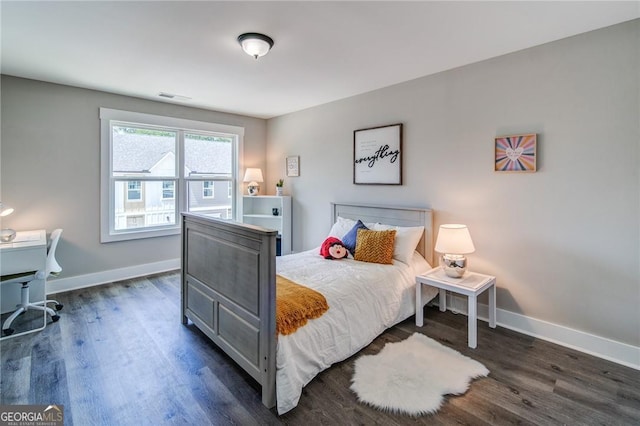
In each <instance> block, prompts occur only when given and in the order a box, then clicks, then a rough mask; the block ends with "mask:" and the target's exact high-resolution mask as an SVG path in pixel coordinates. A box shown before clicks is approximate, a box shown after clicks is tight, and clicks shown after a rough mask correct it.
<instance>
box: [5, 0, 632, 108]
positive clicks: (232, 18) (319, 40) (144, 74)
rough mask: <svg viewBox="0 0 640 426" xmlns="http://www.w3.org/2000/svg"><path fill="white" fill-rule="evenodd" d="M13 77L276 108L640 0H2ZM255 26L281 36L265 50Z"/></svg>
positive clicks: (525, 38)
mask: <svg viewBox="0 0 640 426" xmlns="http://www.w3.org/2000/svg"><path fill="white" fill-rule="evenodd" d="M0 7H1V10H0V12H1V15H2V16H1V18H2V34H1V35H2V58H1V59H2V62H1V64H0V65H1V67H0V68H1V70H2V73H3V74H8V75H14V76H20V77H25V78H30V79H36V80H44V81H50V82H54V83H60V84H67V85H71V86H78V87H85V88H91V89H98V90H104V91H108V92H114V93H119V94H125V95H132V96H137V97H141V98H147V99H155V100H163V98H159V97H158V94H159V93H160V92H168V93H172V94H176V95H182V96H186V97H189V98H191V99H189V100H182V101H175V100H174V101H170V102H175V103H180V104H185V105H190V106H196V107H202V108H207V109H213V110H218V111H227V112H233V113H238V114H244V115H249V116H255V117H262V118H270V117H274V116H278V115H282V114H286V113H289V112H293V111H298V110H301V109H304V108H308V107H311V106H314V105H319V104H323V103H327V102H331V101H334V100H337V99H341V98H345V97H348V96H352V95H356V94H359V93H364V92H368V91H371V90H374V89H378V88H381V87H385V86H389V85H392V84H396V83H400V82H403V81H407V80H411V79H414V78H417V77H421V76H425V75H428V74H433V73H437V72H440V71H444V70H447V69H451V68H455V67H459V66H461V65H465V64H469V63H473V62H477V61H481V60H484V59H487V58H491V57H495V56H499V55H503V54H505V53H509V52H514V51H517V50H521V49H524V48H527V47H531V46H535V45H539V44H543V43H547V42H550V41H553V40H558V39H561V38H564V37H569V36H572V35H575V34H579V33H583V32H586V31H590V30H594V29H597V28H602V27H605V26H609V25H613V24H616V23H619V22H624V21H628V20H631V19H635V18H638V17H640V2H639V1H623V2H613V1H604V2H598V1H587V2H575V1H569V2H515V1H514V2H483V1H471V2H451V1H449V2H421V1H412V2H395V1H387V2H364V1H352V2H344V1H343V2H308V1H297V2H292V1H290V2H267V1H259V2H241V1H234V2H214V1H200V2H187V1H174V2H166V1H165V2H160V1H154V2H148V1H143V2H122V1H111V2H95V1H84V2H50V1H47V2H24V1H6V0H3V1H2V2H1V6H0ZM244 32H261V33H264V34H267V35H269V36H271V37H272V38H273V39H274V41H275V46H274V47H273V49H272V50H271V52H270V53H269V54H267V55H266V56H264V57H262V58H260V59H258V60H254V59H253V58H251V57H250V56H248V55H246V54H245V53H243V52H242V51H241V49H240V46H239V44H238V43H237V41H236V38H237V36H238V35H240V34H241V33H244Z"/></svg>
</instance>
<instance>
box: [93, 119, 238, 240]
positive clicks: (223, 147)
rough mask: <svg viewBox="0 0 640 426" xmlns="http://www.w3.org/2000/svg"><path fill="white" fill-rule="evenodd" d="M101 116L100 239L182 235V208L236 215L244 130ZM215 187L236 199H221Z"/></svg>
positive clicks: (231, 216)
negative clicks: (216, 196) (216, 194)
mask: <svg viewBox="0 0 640 426" xmlns="http://www.w3.org/2000/svg"><path fill="white" fill-rule="evenodd" d="M100 119H101V166H102V167H101V169H102V175H101V200H102V205H101V219H100V222H101V241H102V242H110V241H120V240H129V239H136V238H147V237H155V236H162V235H171V234H178V233H180V214H179V212H181V211H191V212H198V213H202V214H206V215H211V216H214V217H221V218H229V219H234V218H236V216H237V214H236V211H237V207H238V196H237V195H236V194H238V188H239V180H238V169H239V166H238V158H239V153H240V152H241V149H242V138H243V134H244V129H243V128H241V127H236V126H227V125H220V124H213V123H206V122H199V121H192V120H184V119H176V118H171V117H162V116H156V115H150V114H141V113H134V112H128V111H118V110H112V109H107V108H101V109H100ZM218 185H222V186H221V189H220V190H222V191H223V190H224V188H225V186H224V185H227V187H229V188H230V194H231V197H230V198H226V197H223V198H224V199H223V200H217V199H216V198H215V187H216V186H218ZM219 198H220V197H219Z"/></svg>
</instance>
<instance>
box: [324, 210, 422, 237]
mask: <svg viewBox="0 0 640 426" xmlns="http://www.w3.org/2000/svg"><path fill="white" fill-rule="evenodd" d="M356 223H358V221H357V220H353V219H347V218H344V217H340V216H338V219H337V220H336V223H334V224H333V226H332V227H331V231H329V235H327V236H328V237H336V238H337V239H339V240H341V241H342V239H343V238H344V236H345V235H346V234H347V232H349V231H351V228H353V227H354V226H356ZM364 225H365V226H366V227H367V228H369V229H373V226H375V223H373V222H370V223H365V224H364ZM416 244H417V243H416Z"/></svg>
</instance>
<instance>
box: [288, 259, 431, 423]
mask: <svg viewBox="0 0 640 426" xmlns="http://www.w3.org/2000/svg"><path fill="white" fill-rule="evenodd" d="M318 252H319V249H314V250H309V251H305V252H302V253H297V254H293V255H289V256H282V257H277V258H276V259H277V267H276V270H277V273H278V274H280V275H282V276H283V277H285V278H288V279H290V280H292V281H294V282H297V283H299V284H302V285H305V286H307V287H310V288H313V289H316V290H318V291H319V292H321V293H322V294H323V295H324V297H325V298H326V299H327V303H328V304H329V310H328V311H327V312H326V313H325V314H324V315H322V316H321V317H320V318H318V319H315V320H310V321H309V322H308V323H307V324H306V325H305V326H304V327H301V328H299V329H298V330H297V331H296V332H295V333H293V334H290V335H287V336H282V335H280V336H278V347H277V361H276V362H277V373H276V392H277V403H278V413H279V414H283V413H286V412H287V411H289V410H291V409H292V408H294V407H295V406H296V405H297V404H298V400H299V399H300V395H301V394H302V388H303V387H304V386H305V385H306V384H307V383H309V382H310V381H311V379H313V378H314V377H315V376H316V374H318V373H319V372H320V371H322V370H324V369H326V368H327V367H329V366H330V365H331V364H333V363H336V362H339V361H342V360H344V359H346V358H348V357H350V356H351V355H353V354H354V353H356V352H358V351H359V350H360V349H362V348H364V347H365V346H367V345H368V344H369V343H371V342H372V341H373V339H375V338H376V337H377V336H378V335H379V334H380V333H382V332H383V331H384V330H385V329H387V328H389V327H391V326H392V325H394V324H396V323H398V322H400V321H403V320H405V319H406V318H408V317H409V316H410V315H413V314H415V276H416V275H418V274H420V273H423V272H425V271H427V270H429V269H430V266H429V264H428V263H427V261H426V260H425V259H424V258H423V257H422V256H420V255H419V254H418V253H414V256H413V259H412V263H411V265H407V264H405V263H402V262H399V261H397V260H394V261H393V265H380V264H375V263H366V262H359V261H356V260H353V259H341V260H326V259H324V258H322V256H320V255H319V254H318ZM436 293H437V289H435V288H434V289H433V294H431V297H433V296H435V295H436Z"/></svg>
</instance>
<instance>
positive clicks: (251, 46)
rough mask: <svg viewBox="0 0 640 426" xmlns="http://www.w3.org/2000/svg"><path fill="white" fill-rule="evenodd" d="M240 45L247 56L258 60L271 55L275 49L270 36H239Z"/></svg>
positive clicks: (247, 34)
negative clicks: (268, 54) (272, 49)
mask: <svg viewBox="0 0 640 426" xmlns="http://www.w3.org/2000/svg"><path fill="white" fill-rule="evenodd" d="M238 43H240V46H242V50H244V51H245V52H246V53H247V55H251V56H253V57H254V58H256V59H258V58H259V57H260V56H264V55H266V54H267V53H269V50H270V49H271V48H272V47H273V39H272V38H271V37H269V36H266V35H264V34H259V33H244V34H240V35H239V36H238Z"/></svg>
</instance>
